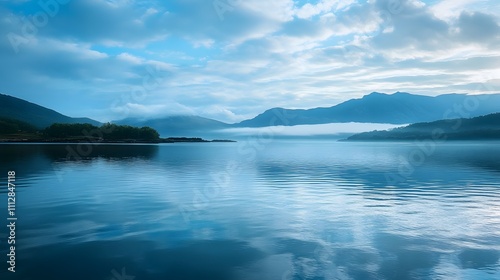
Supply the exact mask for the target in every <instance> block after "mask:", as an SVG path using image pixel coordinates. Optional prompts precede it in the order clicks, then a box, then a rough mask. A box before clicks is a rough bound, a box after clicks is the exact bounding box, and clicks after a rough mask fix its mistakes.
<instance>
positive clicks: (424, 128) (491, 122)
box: [347, 113, 500, 141]
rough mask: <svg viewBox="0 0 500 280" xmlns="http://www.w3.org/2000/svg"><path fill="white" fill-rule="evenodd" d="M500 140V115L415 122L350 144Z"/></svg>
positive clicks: (359, 136)
mask: <svg viewBox="0 0 500 280" xmlns="http://www.w3.org/2000/svg"><path fill="white" fill-rule="evenodd" d="M425 139H427V140H445V139H446V140H491V139H495V140H500V113H496V114H489V115H486V116H481V117H475V118H469V119H465V118H461V119H449V120H440V121H434V122H427V123H415V124H411V125H409V126H405V127H400V128H395V129H392V130H384V131H372V132H364V133H359V134H355V135H353V136H351V137H349V138H347V141H399V140H403V141H414V140H425Z"/></svg>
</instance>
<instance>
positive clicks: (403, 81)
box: [0, 0, 500, 122]
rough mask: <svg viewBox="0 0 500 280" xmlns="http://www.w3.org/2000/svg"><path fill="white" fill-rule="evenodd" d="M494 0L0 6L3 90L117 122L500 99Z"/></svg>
mask: <svg viewBox="0 0 500 280" xmlns="http://www.w3.org/2000/svg"><path fill="white" fill-rule="evenodd" d="M499 24H500V1H497V0H443V1H438V0H425V1H424V0H311V1H305V0H295V1H293V0H175V1H174V0H169V1H160V0H158V1H154V0H151V1H149V0H148V1H146V0H41V1H24V0H17V1H16V0H11V1H6V0H0V61H1V63H0V92H1V93H5V94H9V95H13V96H16V97H19V98H23V99H26V100H29V101H31V102H34V103H38V104H41V105H43V106H46V107H49V108H53V109H55V110H57V111H59V112H62V113H64V114H66V115H70V116H88V117H92V118H95V119H97V120H100V121H109V120H116V119H121V118H124V117H134V116H145V117H153V116H161V115H169V114H170V115H173V114H196V115H201V116H205V117H210V118H215V119H218V120H222V121H227V122H235V121H240V120H242V119H245V118H249V117H253V116H254V115H256V114H258V113H261V112H262V111H264V110H265V109H268V108H271V107H287V108H310V107H318V106H331V105H335V104H337V103H339V102H342V101H345V100H348V99H351V98H358V97H361V96H363V95H365V94H368V93H370V92H372V91H378V92H386V93H392V92H395V91H406V92H411V93H418V94H425V95H437V94H441V93H452V92H459V93H485V92H486V93H487V92H500V26H499Z"/></svg>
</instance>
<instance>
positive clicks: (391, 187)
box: [0, 139, 500, 280]
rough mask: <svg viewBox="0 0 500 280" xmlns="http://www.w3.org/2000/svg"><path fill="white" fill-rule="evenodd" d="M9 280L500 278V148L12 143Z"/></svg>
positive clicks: (0, 235)
mask: <svg viewBox="0 0 500 280" xmlns="http://www.w3.org/2000/svg"><path fill="white" fill-rule="evenodd" d="M0 156H1V157H0V164H1V165H0V167H1V169H0V171H1V172H2V173H1V174H0V179H1V186H2V188H1V190H0V203H1V206H0V209H1V211H0V212H1V213H0V219H1V220H2V221H4V222H3V223H5V225H7V224H8V222H7V216H8V213H7V192H8V191H7V188H6V186H7V172H8V171H9V170H13V171H15V173H16V175H15V179H16V213H15V214H16V217H17V221H16V252H15V254H16V272H15V273H12V272H9V271H7V268H8V267H9V264H7V263H6V261H7V256H6V255H7V254H8V253H9V250H8V246H9V245H7V242H6V240H7V237H8V234H9V233H8V228H6V227H5V225H2V226H1V230H0V240H1V242H0V253H1V254H0V260H1V263H3V265H2V270H1V271H0V278H1V279H51V280H57V279H71V280H77V279H85V280H89V279H114V280H133V279H135V280H149V279H172V280H176V279H178V280H182V279H204V280H211V279H214V280H225V279H228V280H233V279H234V280H239V279H242V280H243V279H256V280H257V279H279V280H281V279H284V280H285V279H500V143H499V142H480V143H476V142H470V143H467V142H455V143H450V142H448V143H438V144H435V143H421V144H418V145H417V144H414V143H347V142H335V141H328V140H317V141H314V140H272V139H260V140H255V141H254V140H252V141H248V140H243V141H240V142H238V143H184V144H161V145H90V144H87V145H83V144H82V145H69V144H67V145H65V144H46V145H35V144H3V145H0Z"/></svg>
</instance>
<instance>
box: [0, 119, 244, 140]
mask: <svg viewBox="0 0 500 280" xmlns="http://www.w3.org/2000/svg"><path fill="white" fill-rule="evenodd" d="M84 142H92V143H152V144H158V143H209V142H236V141H233V140H219V139H217V140H205V139H203V138H198V137H168V138H161V137H160V134H159V133H158V132H157V131H156V130H155V129H153V128H151V127H147V126H144V127H133V126H128V125H116V124H111V123H106V124H103V125H102V126H95V125H93V124H88V123H73V124H67V123H54V124H52V125H50V126H48V127H46V128H43V129H39V128H37V127H35V126H33V125H31V124H29V123H27V122H23V121H20V120H14V119H8V118H0V143H84Z"/></svg>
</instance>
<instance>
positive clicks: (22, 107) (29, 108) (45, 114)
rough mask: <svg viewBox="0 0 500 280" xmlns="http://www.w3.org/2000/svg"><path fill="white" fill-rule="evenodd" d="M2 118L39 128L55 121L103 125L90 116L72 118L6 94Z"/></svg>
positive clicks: (1, 102) (1, 99) (1, 106)
mask: <svg viewBox="0 0 500 280" xmlns="http://www.w3.org/2000/svg"><path fill="white" fill-rule="evenodd" d="M0 118H8V119H13V120H19V121H22V122H26V123H29V124H31V125H33V126H35V127H37V128H45V127H47V126H50V125H51V124H53V123H89V124H92V125H98V126H99V125H101V123H99V122H98V121H95V120H92V119H89V118H71V117H68V116H65V115H63V114H60V113H58V112H56V111H54V110H51V109H48V108H45V107H42V106H40V105H36V104H34V103H31V102H28V101H25V100H23V99H19V98H16V97H12V96H10V95H5V94H0Z"/></svg>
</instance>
